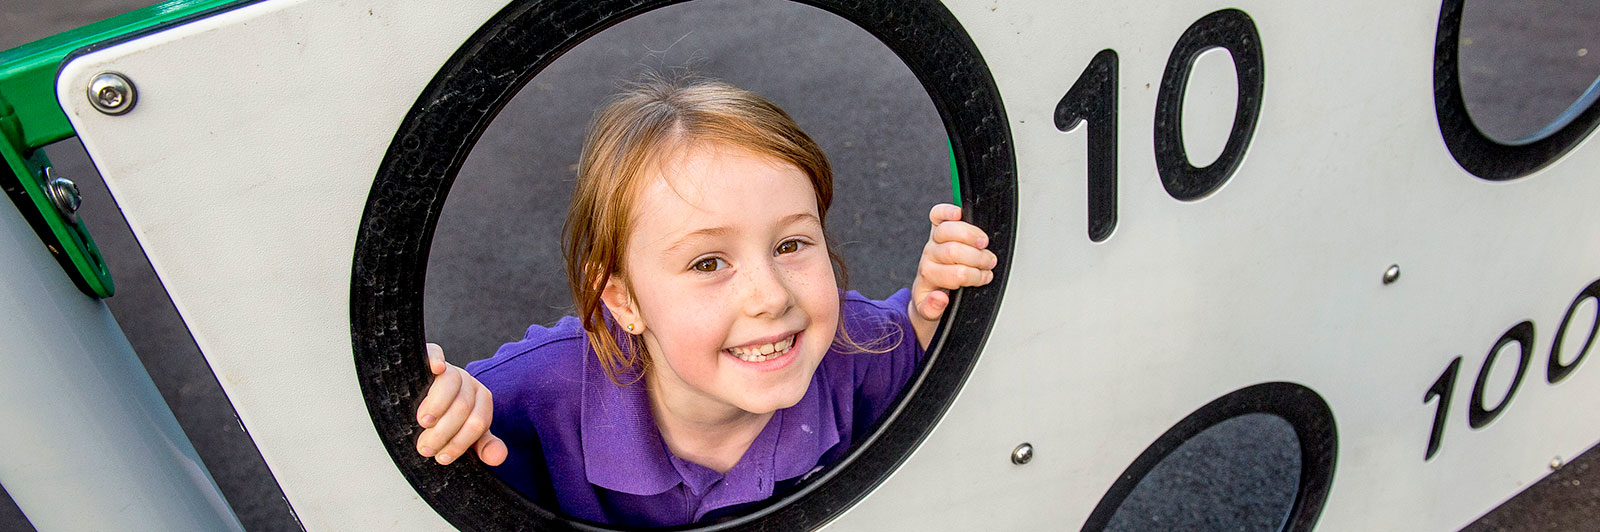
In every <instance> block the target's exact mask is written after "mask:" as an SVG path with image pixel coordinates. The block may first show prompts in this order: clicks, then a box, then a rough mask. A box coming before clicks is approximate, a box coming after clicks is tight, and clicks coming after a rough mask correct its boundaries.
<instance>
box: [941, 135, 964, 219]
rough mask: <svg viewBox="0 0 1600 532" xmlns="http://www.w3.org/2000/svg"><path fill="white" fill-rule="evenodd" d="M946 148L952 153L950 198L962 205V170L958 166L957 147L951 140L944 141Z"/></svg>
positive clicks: (957, 204)
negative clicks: (952, 144) (951, 143)
mask: <svg viewBox="0 0 1600 532" xmlns="http://www.w3.org/2000/svg"><path fill="white" fill-rule="evenodd" d="M944 147H945V150H946V151H948V152H949V153H950V198H951V201H954V202H956V206H957V207H960V206H961V170H960V169H958V168H956V148H955V146H951V145H950V140H949V139H946V140H945V141H944Z"/></svg>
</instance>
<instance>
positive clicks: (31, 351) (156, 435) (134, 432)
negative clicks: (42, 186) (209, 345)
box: [0, 205, 244, 532]
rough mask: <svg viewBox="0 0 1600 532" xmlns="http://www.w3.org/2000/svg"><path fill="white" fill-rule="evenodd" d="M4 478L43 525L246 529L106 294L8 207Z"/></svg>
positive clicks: (0, 257) (1, 375)
mask: <svg viewBox="0 0 1600 532" xmlns="http://www.w3.org/2000/svg"><path fill="white" fill-rule="evenodd" d="M0 279H5V282H3V283H0V316H4V318H3V319H0V339H3V340H4V346H3V348H0V367H3V368H4V370H3V371H0V404H3V405H5V408H0V449H3V450H4V453H0V484H3V485H5V489H6V493H7V494H8V495H10V496H11V499H12V500H13V501H15V502H16V504H17V507H18V508H20V509H21V510H22V512H23V513H24V514H26V515H27V517H28V522H29V523H30V524H32V525H33V527H34V528H35V529H37V530H41V531H44V532H54V531H69V530H206V531H218V532H222V531H243V530H244V529H243V527H241V526H240V525H239V520H238V518H236V517H234V515H233V510H232V509H231V508H229V507H228V503H227V501H225V500H223V497H222V492H221V491H219V490H218V489H217V484H216V482H214V481H212V479H211V473H210V472H208V471H207V470H206V467H205V465H204V464H202V463H201V462H200V456H199V455H197V454H195V451H194V447H193V446H192V445H190V444H189V438H187V437H185V436H184V434H183V429H182V428H181V427H179V426H178V420H177V419H175V418H173V416H172V411H171V410H168V409H167V404H166V401H164V400H162V398H161V394H160V393H159V392H157V391H156V386H155V383H153V382H151V381H150V375H149V374H148V373H145V369H144V366H143V365H141V364H140V363H139V358H138V356H136V355H135V354H134V352H133V346H131V345H128V339H127V338H126V337H124V336H123V334H122V329H121V328H120V327H118V326H117V322H116V320H115V319H113V318H112V317H111V311H110V310H109V309H107V308H106V304H105V303H104V302H102V301H100V300H98V299H94V298H90V297H87V296H85V295H83V293H82V292H79V291H78V289H77V287H75V286H73V284H72V280H71V279H69V278H68V277H67V276H66V275H65V274H64V273H63V272H62V270H61V267H60V265H58V264H57V263H56V262H55V260H53V259H52V258H51V257H50V255H49V253H47V252H46V251H45V250H44V245H43V244H42V243H40V241H39V237H38V235H36V234H35V233H34V232H33V228H32V227H30V226H29V225H28V222H27V221H26V220H24V219H23V218H22V214H21V213H20V212H18V211H17V210H16V209H13V208H10V206H9V205H7V206H3V207H0Z"/></svg>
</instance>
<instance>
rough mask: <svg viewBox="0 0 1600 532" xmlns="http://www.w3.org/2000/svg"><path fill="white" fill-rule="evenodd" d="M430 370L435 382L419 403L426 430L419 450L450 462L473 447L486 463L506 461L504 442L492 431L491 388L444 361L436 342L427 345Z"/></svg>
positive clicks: (497, 463)
mask: <svg viewBox="0 0 1600 532" xmlns="http://www.w3.org/2000/svg"><path fill="white" fill-rule="evenodd" d="M428 370H429V371H432V372H433V385H432V386H429V387H428V395H427V397H424V398H423V399H422V404H421V405H418V406H417V423H418V424H420V425H422V428H423V429H424V430H423V431H422V435H421V436H418V437H417V452H418V453H421V454H422V456H427V457H431V458H433V459H434V460H436V461H438V462H439V463H440V464H449V463H451V462H454V461H455V460H456V459H457V458H461V456H462V455H464V454H466V452H467V449H469V448H470V449H472V450H473V451H475V452H477V453H478V459H479V460H482V461H483V463H485V464H488V465H492V466H494V465H500V463H501V462H505V461H506V444H505V442H503V441H500V438H498V437H495V435H494V434H490V433H489V423H490V422H491V421H493V420H494V396H493V395H492V394H490V393H489V389H488V388H485V387H484V386H483V383H480V382H478V379H476V378H474V377H473V376H472V375H471V374H468V373H467V370H464V369H461V368H458V367H455V366H452V365H450V363H449V362H445V360H444V349H442V348H440V347H439V346H438V345H435V344H428Z"/></svg>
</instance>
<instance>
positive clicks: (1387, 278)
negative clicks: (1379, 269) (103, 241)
mask: <svg viewBox="0 0 1600 532" xmlns="http://www.w3.org/2000/svg"><path fill="white" fill-rule="evenodd" d="M1398 280H1400V265H1399V264H1390V265H1389V269H1387V270H1384V271H1383V284H1394V282H1395V281H1398Z"/></svg>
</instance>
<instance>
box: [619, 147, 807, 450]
mask: <svg viewBox="0 0 1600 532" xmlns="http://www.w3.org/2000/svg"><path fill="white" fill-rule="evenodd" d="M659 166H660V168H659V170H658V171H656V172H654V175H652V176H649V178H648V179H647V183H648V184H646V185H645V186H644V188H643V190H642V191H641V193H640V196H639V198H638V199H637V201H636V209H635V211H634V213H633V219H632V221H631V224H632V225H631V227H630V231H631V233H630V235H629V241H628V248H627V250H626V255H625V256H626V257H627V264H626V266H625V271H624V272H623V277H624V278H625V279H626V280H627V283H626V286H624V285H623V284H622V283H618V282H617V281H615V280H613V282H612V286H608V287H607V292H609V294H608V296H609V297H607V303H608V304H609V305H611V306H612V307H613V308H612V311H613V315H615V316H618V317H619V318H622V319H623V320H624V321H623V323H624V324H627V323H628V321H627V320H629V319H635V318H636V319H637V320H638V322H639V323H636V324H635V326H636V327H639V326H641V325H642V326H643V332H642V336H643V339H644V342H645V346H646V348H647V349H648V350H649V355H650V357H651V363H652V370H651V371H653V372H654V374H653V375H652V376H651V380H650V382H651V384H652V389H651V393H652V394H654V395H655V396H656V399H657V402H658V404H664V405H667V406H668V408H671V409H673V413H674V414H678V415H685V414H687V415H692V416H696V417H702V419H701V420H702V421H705V420H710V419H714V418H719V417H725V416H728V415H736V414H739V411H743V412H748V413H753V414H765V413H770V412H773V411H775V410H778V409H781V408H786V407H789V406H793V405H794V404H795V403H797V402H799V401H800V398H801V396H803V395H805V392H806V388H807V387H808V386H809V384H810V382H811V375H812V373H814V372H815V371H816V368H817V364H819V363H820V362H821V361H822V356H823V354H824V353H826V352H827V351H828V347H829V345H830V344H831V343H832V342H833V337H834V332H835V330H836V329H837V327H838V325H839V293H838V289H837V287H836V285H835V283H834V276H833V265H832V263H831V261H830V260H829V257H828V249H827V247H826V245H827V243H826V242H825V241H824V240H823V235H822V220H821V213H818V212H817V197H816V194H815V192H814V191H813V189H812V187H811V182H810V180H809V179H808V178H807V176H806V174H805V173H804V172H802V171H801V170H800V169H798V168H796V167H794V166H793V165H791V164H788V163H784V162H780V161H777V160H774V159H771V158H768V157H765V156H762V155H757V154H755V153H752V152H750V151H747V150H743V149H739V148H730V147H726V146H716V145H701V146H694V147H690V148H688V149H685V150H684V151H683V152H682V153H681V154H680V155H679V156H677V157H673V158H670V159H669V160H667V161H664V162H663V163H662V164H661V165H659ZM628 290H631V293H629V292H627V291H628ZM619 293H620V294H626V295H624V296H622V297H618V295H619ZM628 296H631V297H628ZM622 302H625V303H626V304H624V305H621V306H624V307H628V308H629V311H631V312H628V314H629V315H628V316H626V317H624V316H622V315H618V314H617V313H616V311H617V310H618V309H617V308H616V307H617V306H618V305H615V304H612V303H622ZM635 332H638V330H636V331H635ZM730 407H731V408H730ZM735 409H736V410H735Z"/></svg>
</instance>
